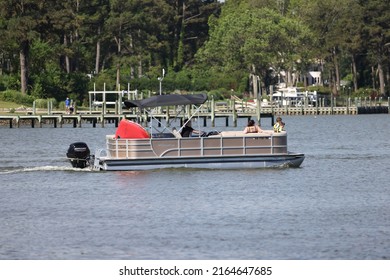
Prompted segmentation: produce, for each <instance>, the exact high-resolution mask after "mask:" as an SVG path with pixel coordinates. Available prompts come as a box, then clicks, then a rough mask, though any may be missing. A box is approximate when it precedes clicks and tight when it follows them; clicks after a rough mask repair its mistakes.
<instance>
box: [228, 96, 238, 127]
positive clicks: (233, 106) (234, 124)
mask: <svg viewBox="0 0 390 280" xmlns="http://www.w3.org/2000/svg"><path fill="white" fill-rule="evenodd" d="M232 102H233V104H232V109H233V126H234V127H237V111H236V101H235V100H234V99H233V100H232ZM228 125H229V124H228V123H227V126H228Z"/></svg>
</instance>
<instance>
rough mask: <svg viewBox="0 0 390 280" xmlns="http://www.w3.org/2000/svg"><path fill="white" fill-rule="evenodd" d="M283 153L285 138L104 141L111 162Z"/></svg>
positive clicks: (255, 135)
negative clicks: (112, 160) (120, 159)
mask: <svg viewBox="0 0 390 280" xmlns="http://www.w3.org/2000/svg"><path fill="white" fill-rule="evenodd" d="M285 153H287V134H286V133H285V132H283V133H273V132H269V133H268V132H267V133H253V134H245V135H242V134H241V133H239V132H231V133H230V134H229V133H225V134H222V135H213V136H209V137H190V138H154V139H114V138H113V137H108V138H107V156H109V157H112V158H127V159H131V158H155V157H160V158H161V157H181V156H203V157H204V156H228V155H258V154H267V155H273V154H285Z"/></svg>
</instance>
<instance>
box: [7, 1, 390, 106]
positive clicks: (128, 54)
mask: <svg viewBox="0 0 390 280" xmlns="http://www.w3.org/2000/svg"><path fill="white" fill-rule="evenodd" d="M389 4H390V3H389V0H381V1H379V0H365V1H362V0H328V1H320V0H227V1H217V0H90V1H80V0H64V1H55V0H0V36H1V38H2V39H1V40H0V91H5V90H17V91H20V92H21V93H23V94H27V95H29V96H32V97H33V98H36V99H39V98H55V99H57V100H63V99H64V98H65V97H66V96H70V97H71V98H73V99H75V100H78V101H79V102H82V100H83V99H85V98H87V96H88V95H87V92H88V90H91V89H92V88H93V84H94V83H95V84H96V88H97V89H102V88H103V86H105V87H106V89H115V88H118V85H121V86H122V88H127V84H128V83H130V85H131V89H139V90H152V91H158V89H159V81H158V77H161V76H162V69H165V71H166V73H167V74H166V77H165V78H164V80H163V90H164V91H165V92H171V91H174V90H182V91H218V93H219V94H221V96H223V95H224V94H225V96H226V95H228V94H230V93H231V92H232V91H233V92H235V93H237V94H242V93H243V92H256V91H257V88H256V87H257V86H259V87H260V88H261V89H262V90H263V94H265V93H266V92H267V91H268V90H269V88H270V87H269V86H270V85H273V84H275V83H276V82H277V75H278V73H279V72H280V71H282V70H283V71H287V72H288V73H294V75H298V76H299V75H301V74H304V73H305V72H307V71H308V70H309V67H312V66H313V64H317V65H319V67H320V70H321V71H322V75H323V77H324V81H325V84H324V86H326V87H328V88H329V91H331V92H333V93H335V94H340V93H342V92H343V90H342V89H341V85H342V82H341V81H342V80H343V81H347V82H349V84H348V85H347V86H349V87H351V88H352V90H353V91H356V92H357V91H358V90H359V88H371V89H376V92H377V93H378V94H381V95H383V94H386V93H387V94H388V93H389V88H388V85H389V84H390V73H389V70H390V64H389V50H390V28H389V25H390V5H389ZM291 82H292V83H294V81H291ZM303 86H308V85H305V84H303Z"/></svg>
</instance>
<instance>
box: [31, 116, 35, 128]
mask: <svg viewBox="0 0 390 280" xmlns="http://www.w3.org/2000/svg"><path fill="white" fill-rule="evenodd" d="M34 127H35V119H34V118H32V119H31V128H34Z"/></svg>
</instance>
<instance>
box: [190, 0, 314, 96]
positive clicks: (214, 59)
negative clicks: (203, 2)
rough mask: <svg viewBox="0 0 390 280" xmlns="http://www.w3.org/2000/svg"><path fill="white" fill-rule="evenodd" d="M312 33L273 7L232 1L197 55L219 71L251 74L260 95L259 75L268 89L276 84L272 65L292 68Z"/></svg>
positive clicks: (254, 86)
mask: <svg viewBox="0 0 390 280" xmlns="http://www.w3.org/2000/svg"><path fill="white" fill-rule="evenodd" d="M225 7H226V9H225ZM308 35H309V32H308V30H307V29H306V28H305V26H303V25H302V24H301V23H300V22H299V21H298V20H296V19H292V18H288V17H285V16H283V15H281V14H280V13H279V12H277V11H275V10H272V9H269V8H263V7H259V6H257V5H253V6H251V5H250V4H248V3H246V2H241V1H232V2H230V1H229V2H228V3H227V4H226V6H224V7H223V9H222V15H221V17H220V19H219V20H212V21H210V39H209V40H208V41H207V43H206V45H205V47H204V48H203V49H202V51H201V52H199V53H198V54H197V58H198V61H199V63H201V65H209V66H211V68H212V69H213V70H214V71H216V72H223V73H225V74H226V75H229V74H231V73H234V72H236V71H237V70H239V71H240V72H242V73H247V74H249V75H250V77H251V78H252V79H253V82H252V84H253V93H254V94H255V95H257V93H258V89H257V87H256V85H257V80H256V79H257V77H258V76H259V77H260V78H261V80H262V82H263V84H262V86H263V90H265V91H267V90H268V88H269V86H270V84H271V83H272V79H270V71H269V70H270V68H271V69H275V70H276V71H277V70H278V69H282V68H283V67H288V68H292V67H293V64H294V63H295V62H296V61H297V60H298V59H299V58H300V46H301V45H302V44H303V43H304V42H305V41H307V40H309V39H310V37H309V36H308ZM221 54H223V55H221ZM271 72H272V71H271ZM237 78H238V79H242V77H241V78H239V77H237Z"/></svg>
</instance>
